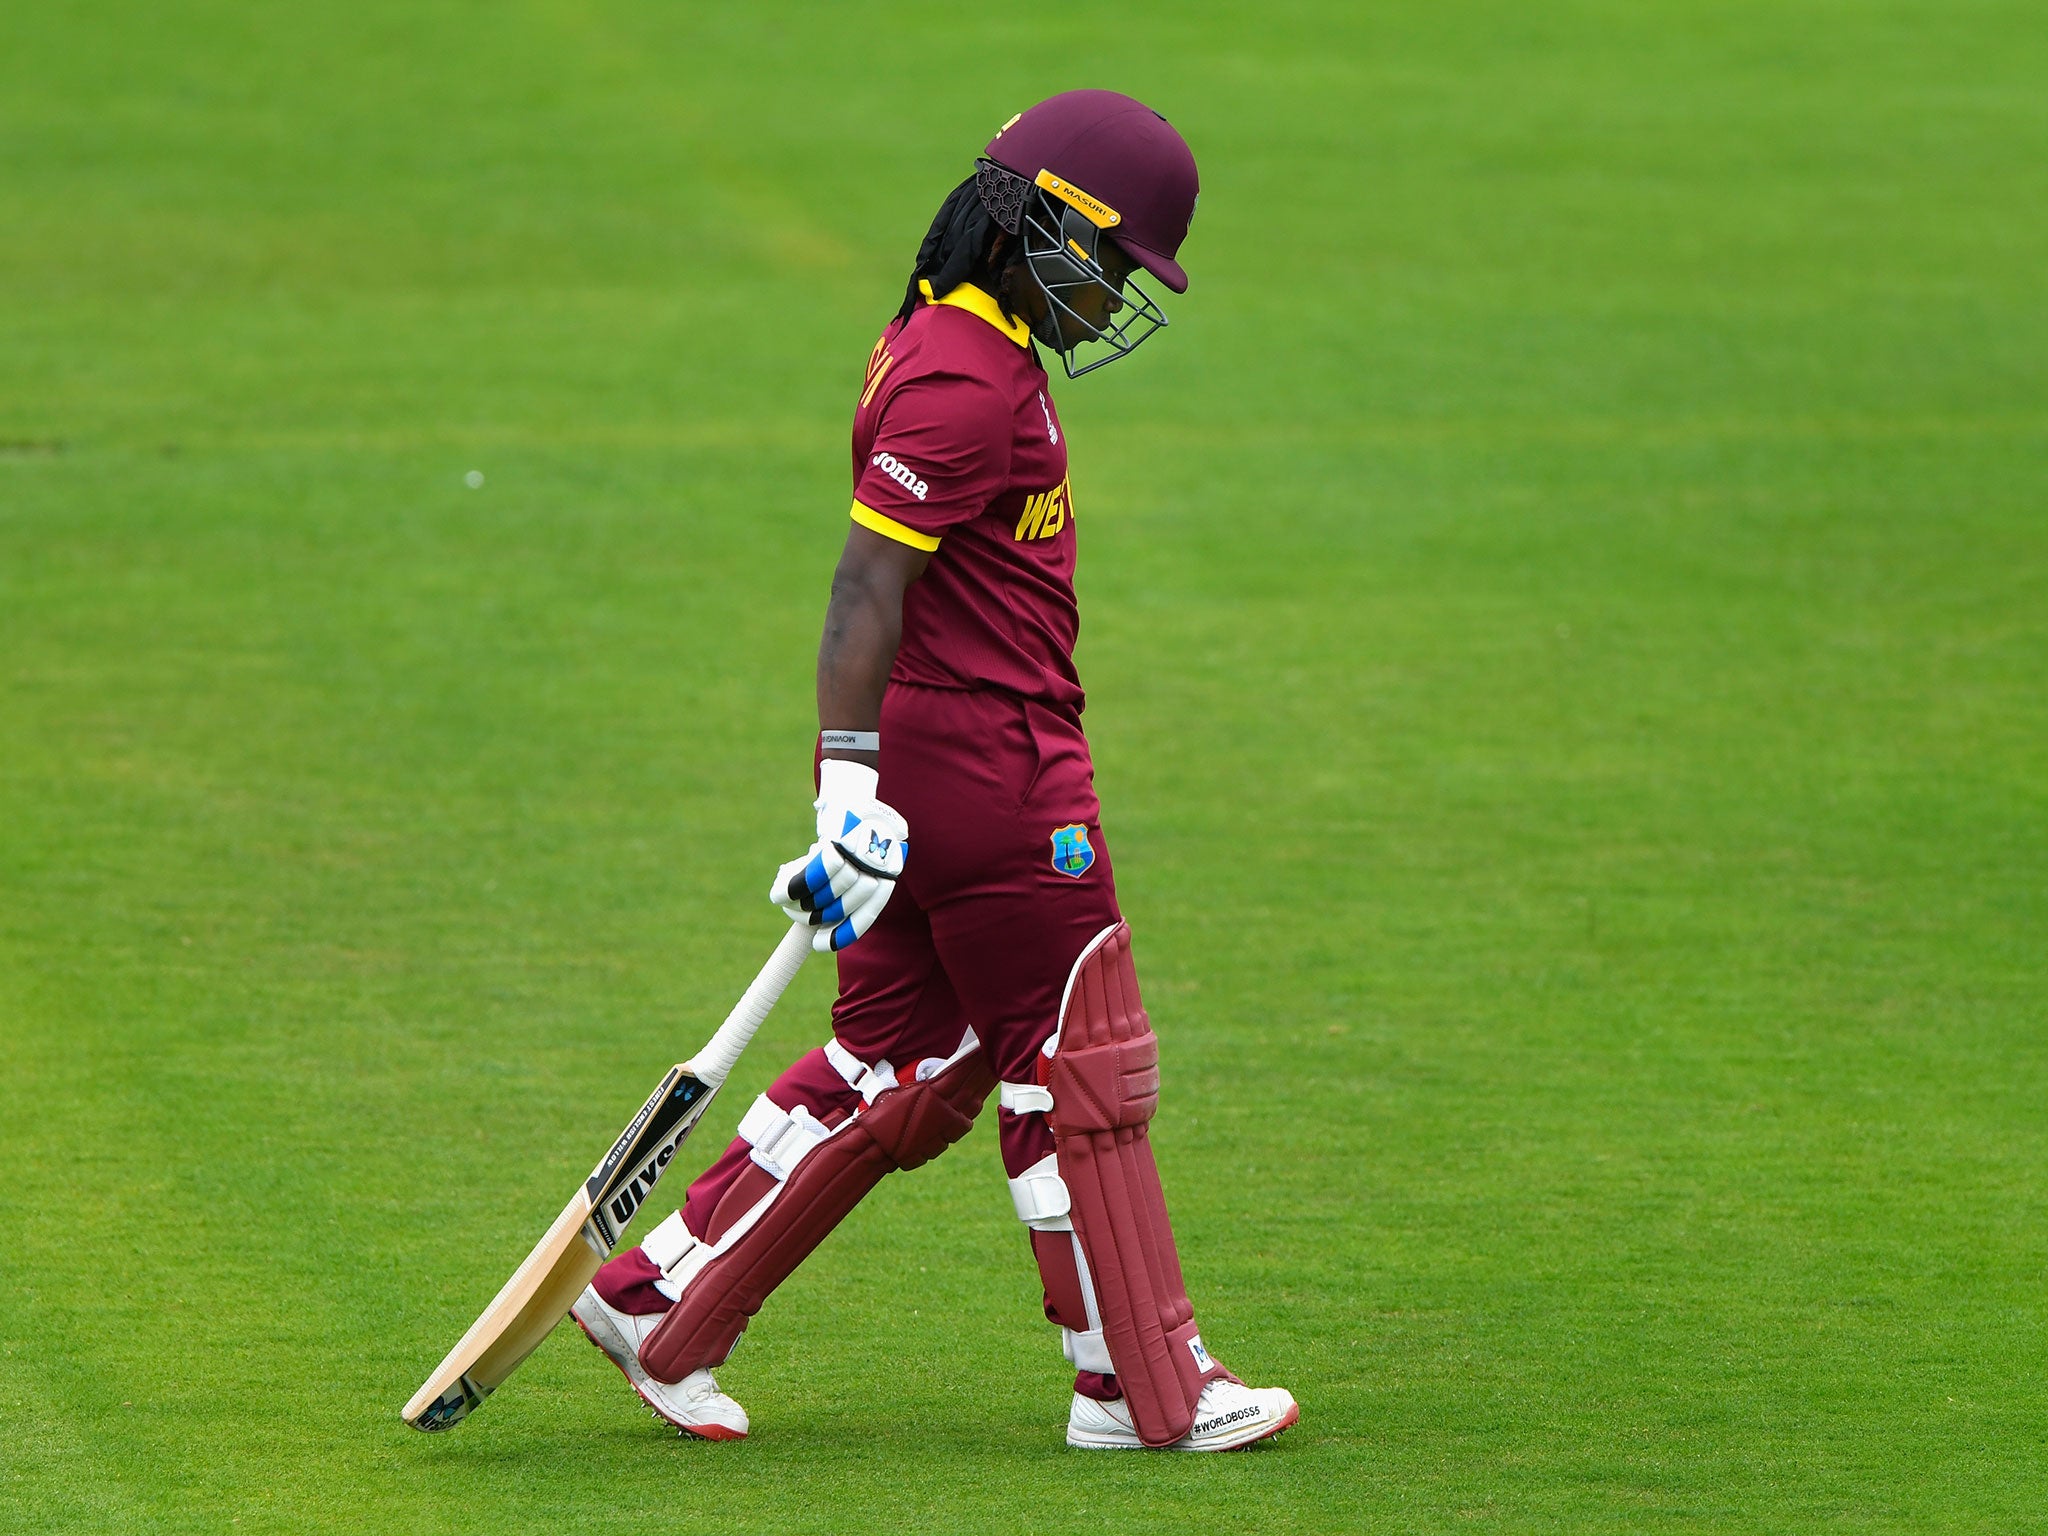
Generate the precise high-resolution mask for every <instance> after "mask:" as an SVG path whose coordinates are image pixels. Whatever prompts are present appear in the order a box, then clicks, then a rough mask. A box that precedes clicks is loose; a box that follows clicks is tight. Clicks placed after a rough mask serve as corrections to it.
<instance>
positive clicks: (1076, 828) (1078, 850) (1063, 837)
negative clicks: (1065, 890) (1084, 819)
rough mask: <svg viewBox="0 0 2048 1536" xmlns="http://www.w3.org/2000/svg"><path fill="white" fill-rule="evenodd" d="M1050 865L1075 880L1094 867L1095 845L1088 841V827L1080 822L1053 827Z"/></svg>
mask: <svg viewBox="0 0 2048 1536" xmlns="http://www.w3.org/2000/svg"><path fill="white" fill-rule="evenodd" d="M1052 867H1053V868H1054V869H1056V870H1058V871H1059V872H1060V873H1061V874H1063V875H1072V876H1073V877H1074V878H1075V879H1076V880H1078V879H1080V878H1081V876H1083V875H1085V874H1087V873H1088V871H1089V870H1091V869H1093V868H1094V867H1095V846H1094V844H1092V843H1090V842H1089V841H1088V829H1087V828H1086V827H1084V826H1082V825H1081V823H1080V822H1078V821H1077V822H1073V823H1071V824H1070V825H1068V826H1064V827H1055V828H1054V829H1053V834H1052Z"/></svg>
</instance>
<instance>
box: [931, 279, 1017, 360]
mask: <svg viewBox="0 0 2048 1536" xmlns="http://www.w3.org/2000/svg"><path fill="white" fill-rule="evenodd" d="M917 287H918V291H919V292H920V293H922V294H923V295H924V296H925V298H926V299H927V300H928V301H930V302H931V303H933V304H950V305H952V306H953V308H955V309H964V310H966V311H967V313H969V314H970V315H978V316H980V317H981V318H982V319H984V320H986V321H987V322H988V323H989V324H990V325H992V326H994V327H995V328H996V329H997V330H999V331H1001V332H1002V333H1003V334H1004V335H1005V336H1007V337H1009V338H1010V340H1012V341H1014V342H1015V343H1017V345H1018V346H1020V347H1028V346H1030V345H1031V327H1030V326H1028V325H1026V324H1025V323H1024V322H1023V321H1022V320H1012V319H1009V318H1008V317H1007V316H1005V315H1004V314H1003V310H1002V306H1001V305H999V304H997V303H996V301H995V300H994V299H992V298H990V297H989V296H988V295H987V294H986V293H983V292H982V291H981V290H980V289H979V288H977V287H975V286H974V284H972V283H962V284H961V285H960V286H959V287H957V288H955V289H954V290H953V291H952V292H951V293H949V294H947V295H946V296H945V297H944V298H943V299H942V298H938V297H937V296H935V295H934V294H933V293H932V285H931V281H930V280H929V279H928V278H922V277H921V278H919V279H918V280H917Z"/></svg>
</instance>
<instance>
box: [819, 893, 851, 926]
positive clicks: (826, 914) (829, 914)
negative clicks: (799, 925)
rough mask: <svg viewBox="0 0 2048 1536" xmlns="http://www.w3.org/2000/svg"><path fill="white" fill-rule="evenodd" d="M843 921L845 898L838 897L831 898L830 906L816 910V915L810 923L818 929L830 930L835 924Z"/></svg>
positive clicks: (844, 917)
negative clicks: (814, 924)
mask: <svg viewBox="0 0 2048 1536" xmlns="http://www.w3.org/2000/svg"><path fill="white" fill-rule="evenodd" d="M845 920H846V901H845V898H843V897H839V896H835V897H833V898H832V904H831V905H830V906H826V907H820V908H818V915H817V916H816V917H814V918H812V919H811V921H812V922H814V923H816V924H817V925H818V926H819V927H820V928H830V927H832V926H833V925H834V924H835V923H841V922H844V921H845Z"/></svg>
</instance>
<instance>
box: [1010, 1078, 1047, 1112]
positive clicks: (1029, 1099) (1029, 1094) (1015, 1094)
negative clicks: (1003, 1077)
mask: <svg viewBox="0 0 2048 1536" xmlns="http://www.w3.org/2000/svg"><path fill="white" fill-rule="evenodd" d="M996 1102H997V1103H998V1104H1000V1105H1002V1106H1003V1108H1005V1109H1007V1110H1008V1111H1009V1112H1010V1113H1011V1114H1013V1115H1032V1114H1037V1115H1044V1114H1050V1113H1051V1112H1052V1090H1051V1089H1050V1088H1046V1087H1043V1086H1041V1085H1040V1084H1038V1083H1000V1084H998V1085H997V1086H996Z"/></svg>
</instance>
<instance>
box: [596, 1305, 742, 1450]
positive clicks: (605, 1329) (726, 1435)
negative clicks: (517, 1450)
mask: <svg viewBox="0 0 2048 1536" xmlns="http://www.w3.org/2000/svg"><path fill="white" fill-rule="evenodd" d="M569 1315H570V1316H571V1317H573V1318H575V1319H576V1326H577V1327H579V1328H581V1329H582V1330H583V1331H584V1333H585V1334H587V1335H588V1336H589V1338H590V1342H591V1343H593V1344H595V1345H596V1346H597V1347H598V1348H599V1349H601V1350H603V1351H604V1352H605V1354H606V1355H608V1356H609V1357H610V1358H611V1362H612V1364H613V1365H616V1366H617V1367H618V1368H619V1369H620V1370H621V1371H623V1372H624V1373H625V1377H626V1380H628V1381H630V1382H631V1383H632V1384H633V1390H634V1391H635V1392H638V1393H639V1394H640V1400H641V1401H642V1402H643V1403H645V1404H646V1405H647V1406H648V1407H649V1408H652V1409H653V1410H654V1414H655V1417H656V1418H659V1419H665V1420H667V1421H668V1422H669V1423H671V1424H673V1425H674V1426H675V1427H676V1428H677V1429H679V1430H681V1431H682V1432H683V1433H684V1434H686V1435H696V1436H697V1437H698V1438H699V1439H703V1440H744V1439H746V1437H747V1410H746V1409H744V1408H742V1407H741V1406H740V1405H739V1404H738V1403H736V1402H734V1401H733V1400H732V1399H731V1398H729V1397H727V1396H726V1395H725V1394H724V1393H723V1392H721V1391H719V1390H718V1383H717V1382H715V1381H713V1380H712V1379H711V1373H710V1372H709V1371H692V1372H690V1374H689V1375H687V1376H685V1377H684V1378H683V1379H682V1380H681V1381H678V1382H667V1381H657V1380H655V1379H654V1378H653V1377H652V1376H650V1375H648V1374H647V1368H646V1367H645V1366H643V1365H642V1364H641V1363H640V1346H641V1345H642V1344H643V1343H645V1342H646V1340H647V1336H648V1335H649V1334H650V1333H652V1332H654V1330H655V1327H656V1326H657V1325H658V1324H659V1323H660V1322H661V1320H662V1318H663V1317H665V1316H666V1315H667V1314H666V1313H662V1312H655V1313H651V1314H649V1315H648V1316H645V1317H636V1316H634V1315H633V1314H632V1313H630V1312H621V1311H619V1310H618V1309H617V1308H616V1307H613V1306H612V1305H610V1304H609V1303H608V1302H606V1301H605V1299H604V1298H603V1297H602V1296H600V1295H598V1294H597V1291H596V1288H595V1287H592V1286H585V1287H584V1288H583V1294H582V1295H581V1296H579V1297H577V1298H576V1305H575V1306H573V1307H571V1308H570V1309H569Z"/></svg>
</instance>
